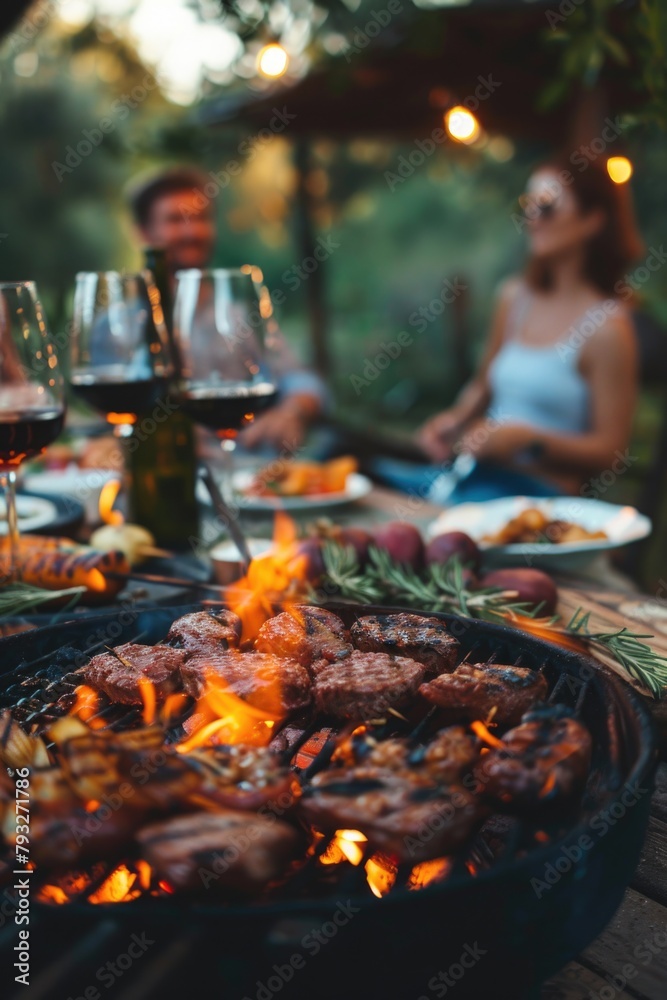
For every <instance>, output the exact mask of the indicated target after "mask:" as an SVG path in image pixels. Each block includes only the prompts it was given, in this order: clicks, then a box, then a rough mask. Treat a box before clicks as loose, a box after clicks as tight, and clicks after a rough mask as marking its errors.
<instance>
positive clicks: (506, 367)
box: [418, 162, 642, 502]
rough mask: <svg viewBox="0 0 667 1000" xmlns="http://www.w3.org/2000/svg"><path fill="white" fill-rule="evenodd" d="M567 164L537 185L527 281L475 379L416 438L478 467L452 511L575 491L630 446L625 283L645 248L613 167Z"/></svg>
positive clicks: (518, 280)
mask: <svg viewBox="0 0 667 1000" xmlns="http://www.w3.org/2000/svg"><path fill="white" fill-rule="evenodd" d="M568 167H569V164H560V163H558V162H554V163H552V164H547V165H545V166H542V167H540V168H539V169H538V170H536V171H535V173H534V174H533V175H532V177H531V178H530V180H529V182H528V186H527V189H526V194H525V195H524V196H523V197H522V198H521V199H520V202H521V206H522V210H523V213H524V219H525V230H526V233H527V236H528V241H529V248H530V256H529V259H528V264H527V267H526V270H525V273H524V274H523V275H521V276H516V277H513V278H510V279H509V280H508V281H506V282H505V284H504V285H503V287H502V288H501V290H500V294H499V297H498V303H497V307H496V311H495V315H494V318H493V322H492V325H491V332H490V336H489V340H488V343H487V346H486V350H485V353H484V356H483V360H482V363H481V365H480V367H479V370H478V372H477V374H476V375H475V376H474V378H473V379H472V381H471V382H470V383H469V384H468V385H466V386H465V387H464V389H463V390H462V392H461V393H460V395H459V397H458V399H457V400H456V402H455V403H454V405H453V406H452V407H450V408H449V409H447V410H444V411H443V412H441V413H438V414H437V415H436V416H434V417H433V418H432V419H430V420H429V421H428V422H427V423H426V424H424V426H423V427H422V428H421V430H420V431H419V432H418V441H419V444H420V445H421V447H422V448H423V450H424V451H425V452H426V453H427V454H428V456H429V457H430V458H431V459H432V461H433V462H435V463H446V462H448V461H449V460H451V459H452V458H453V457H455V456H456V455H458V454H461V453H463V454H468V455H471V456H472V457H473V458H474V459H475V460H476V462H475V466H474V469H473V471H472V473H471V474H470V475H468V477H467V478H466V479H465V480H464V481H463V482H460V483H459V485H458V486H457V488H456V490H455V493H454V495H453V496H452V497H451V498H450V502H461V501H463V500H484V499H491V498H493V497H499V496H508V495H511V494H514V493H524V494H532V495H542V496H545V495H549V494H558V493H576V492H578V491H579V490H580V489H581V487H582V485H583V483H584V482H585V481H586V480H587V479H588V478H589V477H591V476H592V475H595V474H596V473H599V472H600V471H602V470H603V469H606V468H609V467H610V466H611V465H612V464H613V463H614V461H616V460H617V453H619V452H620V453H623V452H624V451H625V449H626V448H627V445H628V441H629V437H630V430H631V425H632V419H633V414H634V409H635V400H636V394H637V358H636V345H635V336H634V332H633V327H632V323H631V321H630V318H629V314H628V311H627V308H626V303H627V302H628V300H629V298H630V294H631V290H630V286H629V285H628V284H627V282H625V281H624V280H623V275H624V272H625V270H626V268H627V267H628V265H629V264H630V263H631V262H632V261H633V260H635V259H636V258H637V257H638V256H640V254H641V252H642V244H641V241H640V239H639V237H638V235H637V230H636V226H635V223H634V219H633V217H632V213H631V209H630V203H629V200H628V198H627V192H625V191H623V190H622V189H621V188H620V187H619V186H618V185H616V184H614V183H613V182H612V181H611V179H610V177H609V176H608V174H607V171H606V169H604V167H602V166H598V164H597V163H591V164H590V165H589V166H588V168H587V169H586V170H584V171H580V172H576V171H573V170H571V169H568ZM470 464H472V463H470Z"/></svg>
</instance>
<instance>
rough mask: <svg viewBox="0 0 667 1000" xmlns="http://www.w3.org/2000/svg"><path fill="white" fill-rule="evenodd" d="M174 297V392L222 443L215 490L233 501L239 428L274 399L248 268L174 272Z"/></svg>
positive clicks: (266, 346) (266, 342)
mask: <svg viewBox="0 0 667 1000" xmlns="http://www.w3.org/2000/svg"><path fill="white" fill-rule="evenodd" d="M176 278H177V284H176V297H175V303H174V348H175V353H176V358H175V361H176V366H177V369H178V397H179V399H180V401H181V405H182V406H183V408H184V409H185V411H186V412H187V413H189V414H190V416H191V417H192V419H193V420H194V421H195V422H196V423H199V424H203V425H204V426H205V427H208V428H209V429H210V430H213V431H214V432H215V433H216V435H217V436H218V438H219V439H220V441H221V443H222V449H223V476H224V478H223V482H222V483H221V492H222V494H223V497H224V499H225V500H226V501H227V502H228V503H229V502H231V501H232V500H233V495H234V491H233V485H232V478H233V477H232V457H233V451H234V447H235V443H236V441H235V439H236V436H237V434H238V432H239V431H240V430H241V429H242V428H243V427H244V426H246V425H247V424H249V423H250V422H251V421H252V420H253V419H254V417H255V415H256V414H257V413H260V412H261V411H262V410H265V409H267V408H268V407H270V406H272V405H273V404H274V403H275V401H276V395H277V387H276V381H275V378H274V377H273V375H272V373H271V367H270V363H269V355H270V344H269V338H268V337H267V334H266V330H265V324H264V319H263V317H262V314H261V309H260V303H259V298H258V295H257V291H256V288H255V284H254V282H253V280H252V276H251V268H249V267H247V268H240V269H234V270H231V269H223V268H215V269H213V270H206V271H200V270H197V269H192V270H187V271H179V272H178V273H177V275H176Z"/></svg>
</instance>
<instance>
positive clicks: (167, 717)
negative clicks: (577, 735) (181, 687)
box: [160, 691, 188, 725]
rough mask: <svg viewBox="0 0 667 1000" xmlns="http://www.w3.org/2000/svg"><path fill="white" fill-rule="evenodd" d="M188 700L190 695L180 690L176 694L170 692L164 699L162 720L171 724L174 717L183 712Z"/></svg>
mask: <svg viewBox="0 0 667 1000" xmlns="http://www.w3.org/2000/svg"><path fill="white" fill-rule="evenodd" d="M187 700H188V696H187V695H186V694H183V692H182V691H179V692H178V693H176V694H168V695H167V697H166V698H165V700H164V705H163V706H162V711H161V713H160V716H161V718H162V721H163V722H164V723H165V724H166V725H169V723H170V722H171V720H172V719H175V718H176V717H177V716H178V715H180V714H181V712H182V711H183V708H184V707H185V705H186V703H187Z"/></svg>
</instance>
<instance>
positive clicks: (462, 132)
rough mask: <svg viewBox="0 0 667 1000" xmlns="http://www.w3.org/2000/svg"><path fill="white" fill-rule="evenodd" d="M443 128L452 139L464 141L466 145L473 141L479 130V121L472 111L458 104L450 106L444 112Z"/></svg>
mask: <svg viewBox="0 0 667 1000" xmlns="http://www.w3.org/2000/svg"><path fill="white" fill-rule="evenodd" d="M445 128H446V129H447V132H448V133H449V135H450V136H451V138H452V139H455V140H456V141H457V142H465V143H466V145H468V144H469V143H471V142H474V141H475V139H477V137H478V136H479V134H480V132H481V129H480V126H479V122H478V121H477V119H476V118H475V116H474V115H473V113H472V112H471V111H468V109H467V108H464V107H463V106H462V105H460V104H457V105H456V107H454V108H450V109H449V111H448V112H447V113H446V114H445Z"/></svg>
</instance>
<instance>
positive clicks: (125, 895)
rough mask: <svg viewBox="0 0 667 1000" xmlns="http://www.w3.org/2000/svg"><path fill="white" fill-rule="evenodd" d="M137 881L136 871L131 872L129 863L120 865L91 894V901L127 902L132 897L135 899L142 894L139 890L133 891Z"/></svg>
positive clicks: (89, 899) (89, 898)
mask: <svg viewBox="0 0 667 1000" xmlns="http://www.w3.org/2000/svg"><path fill="white" fill-rule="evenodd" d="M136 881H137V875H136V873H135V872H131V871H130V869H129V868H128V867H127V865H119V866H118V868H116V869H115V870H114V871H112V872H111V874H110V875H109V877H108V878H106V879H105V880H104V882H103V883H102V885H101V886H100V887H99V889H97V890H96V891H95V892H94V893H92V895H91V896H89V897H88V902H89V903H125V902H127V901H128V900H130V899H135V898H136V897H137V896H138V895H140V893H139V890H135V891H134V892H131V889H132V886H133V885H134V883H135V882H136Z"/></svg>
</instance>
